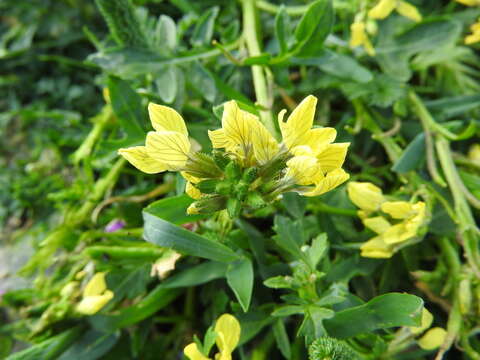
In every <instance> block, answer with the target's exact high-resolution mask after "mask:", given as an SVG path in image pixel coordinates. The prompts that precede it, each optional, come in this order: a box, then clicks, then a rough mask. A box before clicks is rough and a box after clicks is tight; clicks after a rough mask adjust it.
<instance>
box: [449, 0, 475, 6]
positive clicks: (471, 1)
mask: <svg viewBox="0 0 480 360" xmlns="http://www.w3.org/2000/svg"><path fill="white" fill-rule="evenodd" d="M455 1H456V2H459V3H460V4H463V5H467V6H480V0H455Z"/></svg>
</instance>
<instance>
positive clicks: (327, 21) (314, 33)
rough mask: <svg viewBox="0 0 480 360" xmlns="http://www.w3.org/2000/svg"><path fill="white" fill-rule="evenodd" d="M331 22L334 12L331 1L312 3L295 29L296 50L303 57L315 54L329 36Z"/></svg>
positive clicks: (318, 0) (321, 0) (324, 0)
mask: <svg viewBox="0 0 480 360" xmlns="http://www.w3.org/2000/svg"><path fill="white" fill-rule="evenodd" d="M333 22H334V12H333V6H332V2H331V0H317V1H315V2H313V3H312V4H311V5H310V6H309V7H308V9H307V11H306V12H305V14H304V15H303V17H302V18H301V19H300V22H299V24H298V26H297V28H296V29H295V39H296V40H297V45H296V49H299V50H300V53H301V54H304V55H306V54H313V53H315V52H316V51H317V50H318V49H319V48H321V46H322V45H323V42H324V41H325V39H326V38H327V36H328V34H330V31H331V30H332V26H333Z"/></svg>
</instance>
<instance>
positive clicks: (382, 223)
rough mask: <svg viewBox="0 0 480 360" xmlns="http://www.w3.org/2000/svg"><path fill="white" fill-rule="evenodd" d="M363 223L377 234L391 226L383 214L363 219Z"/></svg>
mask: <svg viewBox="0 0 480 360" xmlns="http://www.w3.org/2000/svg"><path fill="white" fill-rule="evenodd" d="M363 224H364V225H365V226H366V227H367V228H369V229H370V230H372V231H373V232H375V233H377V234H383V233H384V232H385V231H387V230H388V229H389V228H390V226H392V225H391V224H390V223H389V222H388V221H387V220H386V219H385V218H384V217H383V216H375V217H372V218H367V219H363Z"/></svg>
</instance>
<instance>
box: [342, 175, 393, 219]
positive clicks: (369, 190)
mask: <svg viewBox="0 0 480 360" xmlns="http://www.w3.org/2000/svg"><path fill="white" fill-rule="evenodd" d="M347 191H348V197H349V198H350V200H352V202H353V203H354V204H355V205H357V206H358V207H359V208H360V209H361V210H364V211H366V212H371V211H377V210H378V209H379V208H380V205H381V204H382V202H384V201H385V198H384V197H383V194H382V189H380V188H379V187H378V186H375V185H373V184H372V183H367V182H355V181H350V182H349V183H348V185H347Z"/></svg>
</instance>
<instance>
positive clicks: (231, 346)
mask: <svg viewBox="0 0 480 360" xmlns="http://www.w3.org/2000/svg"><path fill="white" fill-rule="evenodd" d="M214 330H215V334H216V338H215V343H216V344H217V347H218V349H219V352H218V353H217V354H216V355H215V360H231V359H232V352H233V351H234V350H235V348H236V347H237V345H238V342H239V341H240V333H241V328H240V323H239V322H238V320H237V319H236V318H235V317H234V316H233V315H230V314H223V315H222V316H220V317H219V318H218V319H217V322H216V324H215V329H214ZM183 352H184V354H185V355H186V356H187V357H188V358H189V359H190V360H211V359H210V358H209V357H207V356H205V355H204V354H203V353H202V352H201V351H200V349H199V348H198V346H197V344H196V343H190V344H188V345H187V346H186V347H185V348H184V349H183Z"/></svg>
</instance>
